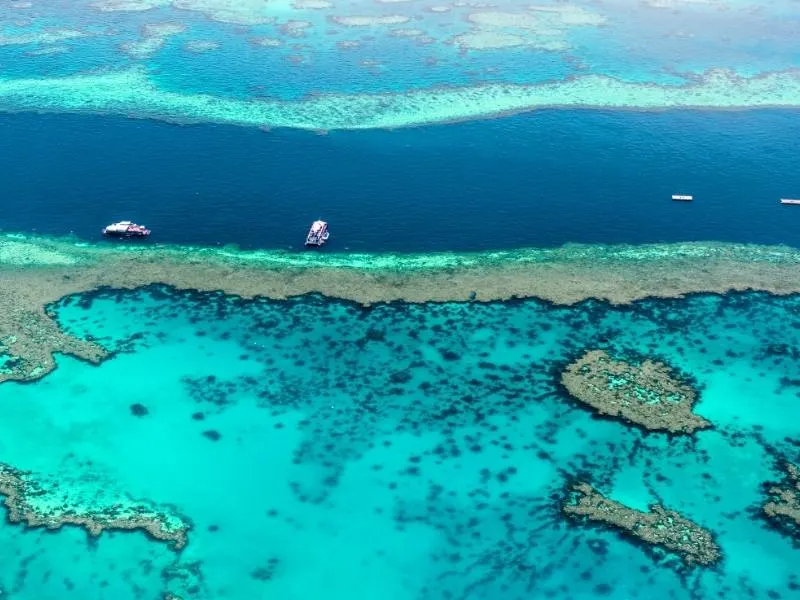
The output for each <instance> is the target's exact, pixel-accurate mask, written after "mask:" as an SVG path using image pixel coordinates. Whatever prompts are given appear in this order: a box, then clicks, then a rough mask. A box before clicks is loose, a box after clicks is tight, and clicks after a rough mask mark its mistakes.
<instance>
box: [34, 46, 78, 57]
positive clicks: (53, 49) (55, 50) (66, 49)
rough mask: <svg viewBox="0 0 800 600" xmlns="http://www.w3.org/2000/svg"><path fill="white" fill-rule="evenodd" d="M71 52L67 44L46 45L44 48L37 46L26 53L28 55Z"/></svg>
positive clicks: (50, 54) (51, 54)
mask: <svg viewBox="0 0 800 600" xmlns="http://www.w3.org/2000/svg"><path fill="white" fill-rule="evenodd" d="M67 52H69V47H67V46H46V47H44V48H37V49H36V50H29V51H28V52H26V53H25V55H26V56H53V55H55V54H66V53H67Z"/></svg>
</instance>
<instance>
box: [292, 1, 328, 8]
mask: <svg viewBox="0 0 800 600" xmlns="http://www.w3.org/2000/svg"><path fill="white" fill-rule="evenodd" d="M292 6H293V7H294V8H296V9H297V10H323V9H326V8H333V6H334V4H333V2H329V1H328V0H294V2H293V3H292Z"/></svg>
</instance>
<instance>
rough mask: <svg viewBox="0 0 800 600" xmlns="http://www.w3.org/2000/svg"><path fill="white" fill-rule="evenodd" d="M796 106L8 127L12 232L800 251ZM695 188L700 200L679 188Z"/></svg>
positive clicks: (61, 119)
mask: <svg viewBox="0 0 800 600" xmlns="http://www.w3.org/2000/svg"><path fill="white" fill-rule="evenodd" d="M798 139H800V118H798V115H797V113H796V112H791V111H748V112H713V113H712V112H668V113H637V112H614V113H611V112H598V111H543V112H537V113H531V114H526V115H519V116H515V117H508V118H502V119H497V120H487V121H478V122H470V123H463V124H451V125H443V126H434V127H421V128H414V129H406V130H398V131H364V132H333V133H330V134H328V135H325V136H319V135H315V134H313V133H308V132H302V131H288V130H279V131H271V132H264V131H260V130H256V129H246V128H237V127H229V126H213V125H194V126H177V125H170V124H165V123H157V122H150V121H141V120H130V119H126V118H119V117H96V116H70V115H33V114H20V115H2V116H0V164H2V176H0V198H2V207H3V210H2V212H0V229H2V230H6V231H20V230H22V231H30V230H36V231H38V232H41V233H48V234H66V233H69V232H71V231H72V232H74V233H75V234H77V235H78V236H80V237H83V238H86V239H90V240H92V239H98V238H99V237H100V236H99V231H100V229H101V227H102V226H104V225H106V224H108V223H109V222H112V221H116V220H120V219H126V218H129V219H133V220H135V221H137V222H140V223H144V224H146V225H148V226H149V227H151V228H152V229H153V230H154V236H153V238H152V239H153V241H159V242H178V243H193V244H224V243H237V244H240V245H241V246H243V247H264V248H287V247H298V246H300V245H301V242H302V240H303V239H304V235H305V231H306V228H307V227H308V224H309V223H310V222H311V221H312V220H314V219H317V218H324V219H327V220H328V221H329V222H330V224H331V229H332V232H333V237H332V243H331V244H330V245H329V250H330V251H342V250H345V249H352V250H370V251H380V250H396V251H433V250H482V249H497V248H513V247H520V246H556V245H561V244H564V243H566V242H586V243H595V242H601V243H619V242H627V243H641V242H659V241H664V242H672V241H687V240H723V241H736V242H758V243H787V244H792V245H800V227H798V222H799V221H800V208H798V207H785V206H780V205H779V204H778V199H779V198H781V197H800V169H798V166H800V163H799V162H798V160H797V154H796V153H797V140H798ZM676 193H681V194H693V195H694V196H695V201H694V203H692V204H680V203H674V202H672V201H671V200H670V196H671V194H676Z"/></svg>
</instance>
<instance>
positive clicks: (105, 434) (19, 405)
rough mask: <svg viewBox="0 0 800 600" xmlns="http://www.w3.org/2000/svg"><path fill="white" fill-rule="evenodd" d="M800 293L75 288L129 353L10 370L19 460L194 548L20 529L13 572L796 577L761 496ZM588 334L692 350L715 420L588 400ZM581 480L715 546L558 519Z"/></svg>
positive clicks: (659, 350) (87, 586) (107, 334)
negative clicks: (27, 376) (683, 525)
mask: <svg viewBox="0 0 800 600" xmlns="http://www.w3.org/2000/svg"><path fill="white" fill-rule="evenodd" d="M798 309H800V297H797V296H791V297H780V298H779V297H773V296H770V295H767V294H761V293H745V294H731V295H725V296H716V295H697V296H691V297H689V298H687V299H684V300H676V301H660V300H650V301H643V302H638V303H636V304H634V305H631V306H625V307H612V306H609V305H607V304H604V303H600V302H594V301H589V302H585V303H582V304H580V305H577V306H573V307H554V306H551V305H548V304H545V303H542V302H539V301H535V300H530V301H515V302H509V303H488V304H480V303H453V304H428V305H403V304H391V305H379V306H375V307H372V308H369V309H367V308H363V307H360V306H357V305H353V304H348V303H343V302H336V301H330V300H326V299H323V298H321V297H313V296H312V297H303V298H298V299H295V300H291V301H287V302H273V301H266V300H263V301H259V300H256V301H243V300H238V299H236V298H231V297H226V296H224V295H222V294H203V295H201V294H193V293H177V292H174V291H172V290H171V289H168V288H164V287H158V286H153V287H150V288H147V289H143V290H139V291H135V292H125V293H123V292H119V293H117V292H115V291H109V290H106V291H99V292H96V293H92V294H86V295H82V296H77V297H69V298H66V299H64V300H63V301H61V302H59V303H58V304H57V306H55V307H54V310H55V312H56V313H57V315H58V319H59V321H60V323H61V324H62V326H63V327H64V328H65V329H66V330H67V331H69V332H70V333H72V334H75V335H80V336H86V337H89V336H90V337H92V338H93V339H96V340H98V341H99V342H100V343H102V344H104V345H105V346H106V347H108V348H109V349H112V350H113V351H114V354H113V357H112V358H111V359H109V360H107V361H106V362H104V363H103V364H101V365H99V366H91V365H88V364H85V363H82V362H80V361H77V360H74V359H70V358H64V357H60V358H59V360H58V368H57V369H56V371H55V372H53V373H51V374H50V375H48V376H46V377H45V378H44V379H42V380H41V381H39V382H37V383H34V384H4V385H2V386H0V405H1V406H2V414H3V419H2V420H1V421H0V453H1V454H2V456H3V461H5V462H7V463H10V464H12V465H14V466H16V467H18V468H21V469H26V470H31V471H32V472H33V476H34V477H36V478H37V479H38V480H41V481H43V482H44V483H43V485H44V487H45V488H51V487H52V486H57V487H56V488H55V489H53V490H52V491H51V492H50V493H51V494H54V495H56V496H57V497H58V498H59V499H60V500H59V501H65V502H67V503H68V504H70V505H74V506H79V507H83V508H84V509H91V507H93V506H94V507H103V506H108V505H109V503H116V502H130V501H132V502H137V503H145V504H146V505H150V506H153V507H156V508H158V509H159V510H162V511H164V512H165V513H166V514H168V515H172V516H174V517H177V518H182V519H184V520H186V521H188V522H190V523H191V525H192V529H191V531H190V533H189V544H188V545H187V547H186V548H185V549H184V550H183V551H182V552H180V553H179V554H178V553H174V552H172V551H171V550H169V549H168V548H167V547H166V546H165V545H164V544H163V543H160V542H157V541H154V540H148V539H147V538H146V537H145V535H144V534H142V533H140V532H106V533H104V534H103V535H102V536H101V537H100V538H98V539H93V540H87V536H86V535H85V534H84V533H83V532H82V531H81V530H78V529H75V528H65V529H63V530H61V531H58V532H42V531H39V530H26V529H24V528H23V527H22V526H18V525H10V524H9V525H6V526H4V527H2V528H1V529H0V535H2V544H0V548H2V551H1V552H2V556H3V565H4V567H3V569H2V570H1V571H0V584H1V585H2V589H3V591H4V594H5V595H7V596H8V597H11V598H36V599H45V598H81V599H88V598H120V599H123V598H157V597H160V594H163V593H165V592H167V591H169V592H171V593H174V594H178V595H180V596H182V597H183V598H281V599H289V598H322V597H325V598H333V599H336V598H348V599H353V598H365V599H366V598H396V599H412V598H413V599H421V598H426V599H427V598H430V599H439V598H487V599H501V598H502V599H508V598H596V597H600V596H604V597H609V598H619V599H623V598H648V599H650V598H653V599H661V598H687V597H693V598H726V599H727V598H793V597H797V595H798V590H799V589H800V587H798V586H800V578H799V577H798V575H797V571H796V568H795V566H796V565H797V562H798V558H800V554H798V552H800V550H798V549H797V548H796V547H794V546H793V542H792V540H791V539H790V538H789V537H787V536H785V535H783V534H782V533H781V532H779V531H776V530H773V529H771V528H770V527H769V526H768V525H767V523H766V522H764V521H763V520H762V519H761V518H760V517H759V515H758V512H757V509H758V505H759V503H760V502H762V501H763V498H764V496H763V489H762V484H763V482H765V481H769V480H775V479H776V478H777V477H778V473H777V471H776V467H777V466H778V464H777V462H776V461H777V460H778V459H781V458H790V459H793V460H796V459H797V454H798V452H797V438H796V435H797V427H796V423H797V419H798V417H800V414H799V411H800V408H798V406H800V405H799V404H798V396H800V387H798V386H799V385H800V377H798V369H797V357H798V352H800V350H799V348H800V317H798V314H800V312H798ZM587 348H605V349H609V350H610V351H612V352H614V353H615V354H616V355H619V356H622V357H636V356H641V355H647V356H653V357H657V358H660V359H662V360H665V361H667V362H668V363H669V364H671V365H672V366H674V367H676V368H678V369H680V371H681V372H682V373H683V375H684V376H686V377H688V378H690V381H692V382H693V384H694V385H696V386H697V387H698V389H699V390H700V398H701V400H700V402H699V403H698V405H697V406H696V410H697V412H698V413H700V414H702V415H703V416H704V417H706V418H708V419H709V420H710V421H712V423H713V425H714V427H713V429H711V430H706V431H701V432H699V433H698V434H697V435H696V436H695V437H693V438H691V437H680V436H678V437H669V436H667V435H662V434H645V433H643V432H641V431H639V430H637V429H635V428H631V427H629V426H625V425H623V424H621V423H619V422H616V421H613V420H599V419H596V418H593V417H592V415H591V414H590V413H589V412H588V411H587V410H585V409H584V408H582V407H580V406H578V405H575V404H574V403H572V402H571V401H570V400H569V398H568V397H566V396H565V394H564V392H563V390H562V389H561V388H560V386H559V385H558V374H559V371H560V369H561V368H562V367H563V366H564V365H565V364H566V363H567V362H569V361H570V360H571V359H572V358H573V357H574V356H576V355H577V354H578V353H580V352H582V351H583V350H585V349H587ZM137 403H138V404H141V405H143V406H144V407H145V408H146V414H144V415H141V414H140V415H138V416H137V415H136V414H134V412H133V411H132V405H133V404H137ZM140 412H141V411H140ZM576 476H579V477H583V478H586V479H588V480H590V481H591V482H592V483H593V484H595V485H596V486H597V487H598V488H599V489H601V490H602V491H603V492H604V493H607V494H609V495H611V496H612V497H613V498H615V499H617V500H619V501H622V502H624V503H627V504H629V505H631V506H633V507H635V508H641V509H644V508H646V506H647V505H648V504H649V503H655V502H661V503H663V504H664V505H665V506H668V507H670V508H674V509H676V510H679V511H681V512H682V513H683V514H684V515H686V516H687V517H689V518H691V519H692V520H694V521H696V522H697V523H698V524H700V525H702V526H704V527H706V528H708V529H710V530H711V531H712V532H713V533H714V534H715V536H716V537H717V540H718V541H719V543H720V545H721V547H722V550H723V554H724V558H723V560H722V562H721V564H719V565H718V566H716V567H714V568H705V569H704V568H696V569H686V568H685V567H683V566H682V563H681V561H680V560H679V559H678V558H677V557H675V556H671V555H669V554H666V553H661V552H658V551H655V552H654V551H652V550H651V549H647V548H643V547H640V546H637V545H635V544H633V543H631V542H630V541H629V540H626V539H624V538H622V537H621V536H619V535H617V534H615V533H613V532H609V531H604V530H602V529H597V528H593V527H590V526H586V525H583V524H580V523H576V522H572V521H567V520H565V519H564V518H563V517H562V516H561V515H560V513H559V505H560V502H561V501H562V499H563V489H564V486H565V484H566V482H567V481H568V480H569V479H570V478H572V477H576ZM49 497H50V496H48V495H45V496H44V497H43V498H41V499H36V501H37V502H48V501H49V500H48V498H49Z"/></svg>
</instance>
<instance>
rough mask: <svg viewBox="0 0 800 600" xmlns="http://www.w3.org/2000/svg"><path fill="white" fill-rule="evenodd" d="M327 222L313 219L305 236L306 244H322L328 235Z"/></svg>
mask: <svg viewBox="0 0 800 600" xmlns="http://www.w3.org/2000/svg"><path fill="white" fill-rule="evenodd" d="M330 235H331V234H330V232H329V231H328V224H327V223H326V222H325V221H314V222H313V223H312V224H311V229H309V230H308V235H307V236H306V246H322V245H323V244H324V243H325V242H327V241H328V238H329V237H330Z"/></svg>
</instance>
